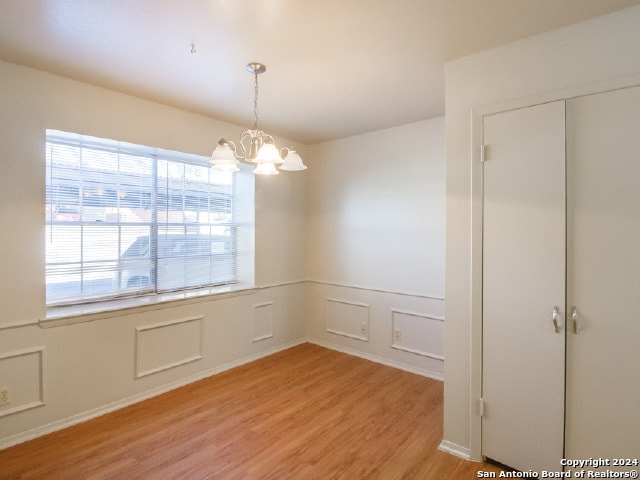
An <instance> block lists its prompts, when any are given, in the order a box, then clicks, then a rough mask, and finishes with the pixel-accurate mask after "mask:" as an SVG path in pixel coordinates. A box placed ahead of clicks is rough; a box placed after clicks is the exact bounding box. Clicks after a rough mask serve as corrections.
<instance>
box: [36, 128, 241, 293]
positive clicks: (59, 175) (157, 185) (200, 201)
mask: <svg viewBox="0 0 640 480" xmlns="http://www.w3.org/2000/svg"><path fill="white" fill-rule="evenodd" d="M46 168H47V173H46V215H47V224H46V291H47V304H48V305H58V304H65V303H82V302H86V301H94V300H99V299H106V298H113V297H121V296H133V295H140V294H146V293H160V292H166V291H173V290H181V289H187V288H196V287H203V286H210V285H221V284H227V283H233V282H235V280H236V244H237V242H236V234H237V228H236V224H235V216H234V180H233V176H232V175H231V174H229V173H223V172H214V171H212V170H211V169H210V168H209V167H208V165H207V163H206V159H203V158H201V157H195V156H193V155H186V154H180V153H177V152H167V151H163V150H159V149H154V148H148V147H142V146H138V145H131V144H125V143H122V142H115V141H111V140H103V139H97V138H94V137H86V136H81V135H75V134H68V133H65V132H58V131H54V130H47V142H46Z"/></svg>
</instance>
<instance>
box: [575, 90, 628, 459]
mask: <svg viewBox="0 0 640 480" xmlns="http://www.w3.org/2000/svg"><path fill="white" fill-rule="evenodd" d="M567 164H568V195H569V196H568V198H569V200H568V229H569V237H568V238H569V244H568V247H569V248H568V260H569V264H568V286H569V290H568V299H567V305H568V307H569V308H571V306H573V305H575V306H576V307H577V309H578V310H577V313H578V324H577V326H578V333H577V334H573V333H572V332H571V329H569V331H568V333H567V336H568V338H567V349H568V354H567V418H566V439H567V447H566V453H567V457H568V458H589V457H594V458H600V457H603V458H610V459H611V458H637V457H638V453H639V452H640V433H639V432H640V413H639V407H640V370H639V369H640V213H639V209H640V88H639V87H636V88H633V89H626V90H619V91H615V92H607V93H601V94H597V95H591V96H587V97H581V98H578V99H574V100H571V101H569V102H567Z"/></svg>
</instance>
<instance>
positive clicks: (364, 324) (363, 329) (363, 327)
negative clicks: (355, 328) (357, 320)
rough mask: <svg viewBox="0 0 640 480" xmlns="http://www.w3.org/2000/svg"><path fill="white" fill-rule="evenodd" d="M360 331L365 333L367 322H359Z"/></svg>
mask: <svg viewBox="0 0 640 480" xmlns="http://www.w3.org/2000/svg"><path fill="white" fill-rule="evenodd" d="M360 333H362V334H363V335H365V334H366V333H367V324H366V323H364V322H362V323H361V324H360Z"/></svg>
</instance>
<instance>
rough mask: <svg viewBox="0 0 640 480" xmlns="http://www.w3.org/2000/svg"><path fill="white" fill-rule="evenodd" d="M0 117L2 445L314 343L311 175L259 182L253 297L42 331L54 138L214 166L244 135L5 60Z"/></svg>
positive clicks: (147, 310) (0, 67) (88, 319)
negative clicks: (224, 148) (48, 151)
mask: <svg viewBox="0 0 640 480" xmlns="http://www.w3.org/2000/svg"><path fill="white" fill-rule="evenodd" d="M0 107H1V113H0V225H1V227H0V265H1V266H2V268H0V386H1V387H10V389H11V396H12V400H13V401H12V404H11V405H8V406H2V407H0V432H2V433H1V434H0V447H2V446H3V445H8V444H11V443H15V442H16V441H20V440H23V439H26V438H29V437H30V436H33V435H37V434H40V433H43V432H45V431H47V430H49V429H54V428H59V427H61V426H64V425H66V424H67V423H69V422H74V421H79V420H82V419H84V418H87V417H89V416H91V415H95V414H98V413H101V412H103V411H106V410H108V409H111V408H116V407H119V406H122V405H124V404H126V403H128V402H132V401H136V400H139V399H141V398H144V397H145V396H148V395H151V394H154V393H158V392H160V391H162V390H164V389H167V388H171V387H175V386H177V385H179V384H182V383H185V382H188V381H192V380H194V379H196V378H199V377H201V376H205V375H209V374H211V373H213V372H215V371H218V370H219V369H221V368H227V367H229V366H231V365H235V364H237V363H238V362H243V361H247V360H249V359H252V358H256V357H257V356H260V355H264V354H267V353H269V352H272V351H274V350H277V349H280V348H284V347H286V346H288V345H291V344H295V343H297V342H301V341H304V340H305V339H306V331H305V324H304V320H305V316H306V285H305V284H304V283H301V281H302V280H304V279H305V275H306V259H305V255H306V247H305V242H304V238H305V235H306V210H307V205H306V183H307V172H302V173H299V172H295V173H289V172H284V173H282V174H281V175H278V176H277V177H272V178H264V179H263V178H257V179H256V218H255V223H256V224H255V228H256V260H255V265H256V271H255V278H256V285H257V287H258V288H256V289H253V290H250V291H248V292H244V293H242V294H235V295H231V296H222V297H213V298H212V297H209V298H206V297H204V298H199V299H194V300H188V301H181V302H177V303H171V304H164V305H161V306H157V307H142V308H138V309H133V310H130V311H126V312H119V313H114V314H106V315H104V314H103V315H93V316H91V315H89V316H84V317H80V318H79V319H78V320H80V323H74V324H70V325H59V326H52V325H54V324H46V325H39V324H38V321H39V320H40V319H43V318H45V290H44V254H45V252H44V221H45V215H44V196H45V168H44V167H45V163H44V162H45V158H44V142H45V129H47V128H53V129H58V130H65V131H71V132H77V133H82V134H87V135H92V136H97V137H104V138H111V139H118V140H122V141H126V142H131V143H136V144H142V145H149V146H155V147H160V148H164V149H168V150H177V151H182V152H187V153H194V154H199V155H209V154H210V153H211V150H212V149H213V147H214V146H215V142H217V140H218V139H219V138H220V137H223V136H224V137H226V138H234V137H236V136H237V135H238V134H239V133H240V131H241V130H242V128H241V127H237V126H233V125H229V124H225V123H222V122H219V121H216V120H213V119H210V118H206V117H203V116H199V115H195V114H191V113H188V112H184V111H180V110H177V109H174V108H170V107H167V106H164V105H160V104H156V103H152V102H148V101H145V100H141V99H138V98H134V97H131V96H127V95H123V94H120V93H117V92H113V91H109V90H105V89H101V88H97V87H94V86H91V85H87V84H83V83H79V82H75V81H71V80H68V79H64V78H61V77H57V76H54V75H50V74H46V73H43V72H39V71H35V70H32V69H28V68H24V67H21V66H17V65H13V64H10V63H5V62H0ZM285 143H288V142H285ZM295 147H296V148H297V149H298V150H300V151H301V153H302V155H303V156H304V155H305V147H304V146H299V145H296V146H295ZM258 337H267V338H264V339H262V340H258V341H255V339H256V338H258ZM177 338H179V339H180V341H179V342H177V341H176V342H173V341H171V340H172V339H177ZM182 362H185V363H184V364H181V363H182ZM155 369H160V370H161V371H158V372H157V373H152V374H148V375H146V373H149V372H150V371H153V370H155ZM28 407H33V408H28ZM16 409H17V410H21V411H18V412H15V410H16Z"/></svg>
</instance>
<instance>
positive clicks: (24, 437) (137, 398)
mask: <svg viewBox="0 0 640 480" xmlns="http://www.w3.org/2000/svg"><path fill="white" fill-rule="evenodd" d="M303 343H307V339H306V338H304V339H299V340H296V341H293V342H289V343H286V344H284V345H278V346H277V347H274V348H271V349H269V350H265V351H264V352H260V353H258V354H255V355H250V356H248V357H243V358H241V359H238V360H234V361H232V362H228V363H225V364H223V365H220V366H218V367H215V368H212V369H209V370H205V371H202V372H199V373H197V374H195V375H191V376H189V377H186V378H182V379H180V380H176V381H175V382H171V383H169V384H166V385H162V386H160V387H156V388H154V389H151V390H147V391H146V392H142V393H139V394H137V395H133V396H131V397H127V398H124V399H122V400H118V401H116V402H112V403H108V404H106V405H103V406H101V407H98V408H94V409H93V410H88V411H86V412H83V413H79V414H77V415H72V416H71V417H67V418H64V419H61V420H57V421H55V422H52V423H49V424H47V425H43V426H41V427H37V428H34V429H32V430H28V431H26V432H22V433H18V434H15V435H12V436H10V437H6V438H3V439H0V450H3V449H5V448H8V447H11V446H13V445H17V444H19V443H23V442H26V441H28V440H33V439H34V438H37V437H42V436H43V435H47V434H49V433H52V432H55V431H58V430H62V429H64V428H67V427H70V426H72V425H76V424H78V423H82V422H85V421H87V420H91V419H92V418H96V417H100V416H102V415H105V414H107V413H110V412H113V411H115V410H119V409H121V408H124V407H128V406H129V405H133V404H134V403H138V402H141V401H143V400H147V399H148V398H152V397H156V396H158V395H161V394H163V393H166V392H169V391H171V390H175V389H176V388H180V387H183V386H185V385H189V384H190V383H194V382H197V381H198V380H202V379H204V378H207V377H211V376H212V375H216V374H218V373H222V372H224V371H227V370H231V369H232V368H235V367H239V366H241V365H245V364H247V363H251V362H254V361H256V360H259V359H260V358H263V357H267V356H269V355H273V354H274V353H277V352H280V351H282V350H286V349H288V348H292V347H295V346H297V345H301V344H303Z"/></svg>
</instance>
